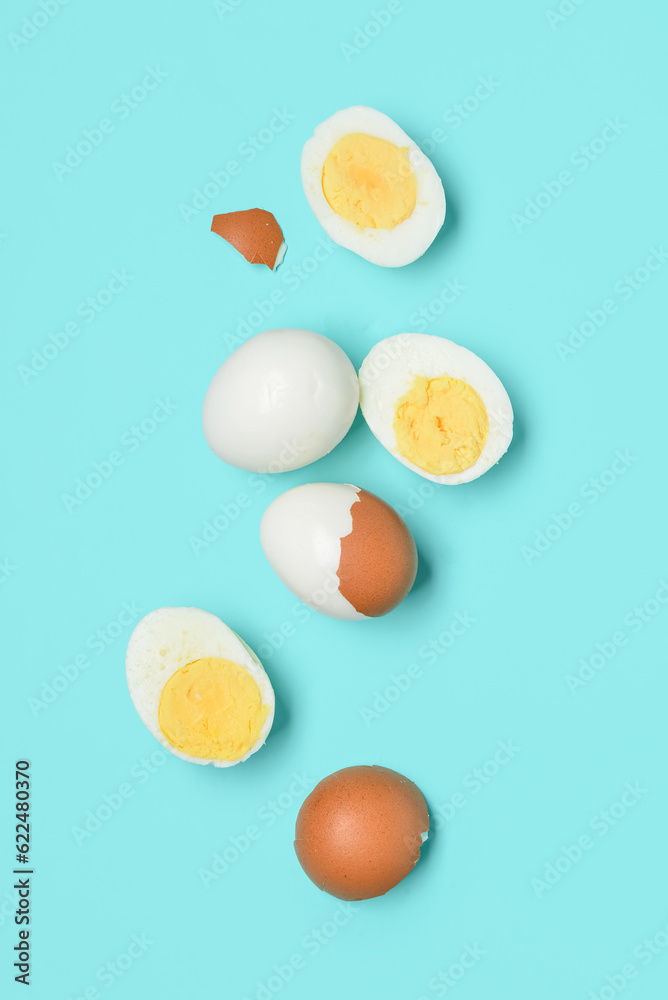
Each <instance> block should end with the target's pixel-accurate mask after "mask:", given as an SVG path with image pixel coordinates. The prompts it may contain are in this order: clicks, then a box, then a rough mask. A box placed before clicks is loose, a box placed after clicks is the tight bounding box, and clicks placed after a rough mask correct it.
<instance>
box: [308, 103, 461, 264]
mask: <svg viewBox="0 0 668 1000" xmlns="http://www.w3.org/2000/svg"><path fill="white" fill-rule="evenodd" d="M302 183H303V185H304V192H305V194H306V197H307V199H308V202H309V205H310V206H311V208H312V209H313V212H314V214H315V216H316V218H317V219H318V221H319V222H320V224H321V226H322V227H323V229H324V230H325V232H326V233H327V235H328V236H330V237H331V238H332V239H333V240H334V241H335V242H336V243H339V244H340V245H341V246H344V247H347V248H348V250H352V251H353V252H354V253H356V254H359V255H360V257H364V258H365V259H366V260H369V261H371V263H373V264H380V265H382V266H383V267H402V266H403V265H404V264H410V263H411V262H412V261H414V260H417V258H418V257H421V256H422V254H423V253H424V252H425V250H427V248H428V247H429V246H430V245H431V244H432V242H433V241H434V239H435V237H436V235H437V233H438V231H439V230H440V228H441V226H442V225H443V220H444V219H445V194H444V193H443V185H442V184H441V179H440V177H439V176H438V174H437V173H436V170H435V169H434V166H433V164H432V163H431V161H430V160H429V159H428V157H426V156H425V154H424V153H423V152H422V150H421V149H420V148H419V147H418V146H417V145H416V143H414V142H413V140H412V139H410V138H409V137H408V136H407V135H406V133H405V132H404V131H403V129H401V128H399V126H398V125H397V124H396V123H395V122H393V121H392V119H391V118H388V116H387V115H384V114H383V113H382V112H380V111H376V110H374V108H366V107H361V106H359V107H352V108H346V109H345V110H343V111H337V112H336V114H334V115H332V116H331V118H328V119H327V120H326V121H324V122H322V123H321V124H320V125H318V126H317V127H316V129H315V132H314V134H313V136H312V138H310V139H309V140H308V141H307V142H306V144H305V146H304V149H303V152H302Z"/></svg>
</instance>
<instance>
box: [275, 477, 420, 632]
mask: <svg viewBox="0 0 668 1000" xmlns="http://www.w3.org/2000/svg"><path fill="white" fill-rule="evenodd" d="M260 537H261V541H262V548H263V549H264V552H265V555H266V557H267V559H268V560H269V562H270V563H271V565H272V567H273V568H274V570H275V571H276V573H277V575H278V576H279V577H280V578H281V580H282V581H283V583H284V584H285V585H286V587H288V588H289V589H290V590H291V591H292V592H293V594H295V595H296V596H297V597H298V598H299V599H300V600H301V601H303V602H304V603H305V604H308V605H309V606H310V607H312V608H314V609H315V610H316V611H321V612H322V613H323V614H325V615H329V616H330V617H332V618H344V619H347V620H349V621H355V620H357V619H360V618H378V617H380V616H381V615H385V614H387V613H388V611H391V610H392V608H395V607H396V606H397V604H399V603H400V602H401V601H402V600H403V599H404V597H405V596H406V594H408V592H409V590H410V589H411V587H412V586H413V582H414V580H415V574H416V572H417V553H416V550H415V542H414V541H413V537H412V535H411V533H410V532H409V530H408V528H407V527H406V525H405V524H404V522H403V521H402V519H401V518H400V517H399V515H398V514H397V512H396V511H395V510H393V509H392V507H390V506H389V505H388V504H386V503H385V501H384V500H381V499H380V497H377V496H375V495H374V494H373V493H369V492H367V490H362V489H360V488H359V487H358V486H351V485H350V484H349V483H309V484H306V485H304V486H296V487H295V488H294V489H291V490H288V491H287V492H286V493H283V494H281V496H279V497H277V498H276V499H275V500H274V501H273V502H272V503H271V504H270V505H269V507H268V508H267V510H266V511H265V514H264V517H263V518H262V524H261V526H260Z"/></svg>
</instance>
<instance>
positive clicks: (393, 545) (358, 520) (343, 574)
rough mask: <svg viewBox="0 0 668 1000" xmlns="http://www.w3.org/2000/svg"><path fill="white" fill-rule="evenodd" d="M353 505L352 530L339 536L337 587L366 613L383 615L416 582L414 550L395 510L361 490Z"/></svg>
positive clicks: (371, 494)
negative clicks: (339, 557)
mask: <svg viewBox="0 0 668 1000" xmlns="http://www.w3.org/2000/svg"><path fill="white" fill-rule="evenodd" d="M357 496H358V499H357V501H356V502H355V503H354V504H353V505H352V507H351V510H350V512H351V514H352V518H353V530H352V531H351V533H350V534H349V535H346V536H345V538H342V539H341V560H340V562H339V569H338V573H337V575H338V578H339V580H340V585H339V590H340V591H341V593H342V594H343V596H344V597H345V598H346V600H347V601H350V603H351V604H352V606H353V607H354V608H355V610H356V611H359V612H360V613H361V614H363V615H366V616H367V617H368V618H378V617H380V615H386V614H387V613H388V611H391V610H392V608H396V606H397V604H400V603H401V601H403V599H404V597H405V596H406V594H408V592H409V590H410V589H411V587H412V586H413V583H414V582H415V574H416V573H417V551H416V549H415V542H414V541H413V536H412V535H411V533H410V531H409V530H408V528H407V527H406V525H405V523H404V521H402V519H401V518H400V517H399V515H398V514H397V512H396V510H393V509H392V507H390V505H389V504H387V503H385V501H384V500H381V499H380V497H377V496H376V495H375V494H374V493H369V492H368V491H367V490H360V491H359V493H358V495H357Z"/></svg>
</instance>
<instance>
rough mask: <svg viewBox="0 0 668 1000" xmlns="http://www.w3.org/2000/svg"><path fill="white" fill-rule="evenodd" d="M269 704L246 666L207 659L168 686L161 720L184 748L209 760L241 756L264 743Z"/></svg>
mask: <svg viewBox="0 0 668 1000" xmlns="http://www.w3.org/2000/svg"><path fill="white" fill-rule="evenodd" d="M268 713H269V706H268V705H263V704H262V695H261V694H260V689H259V688H258V686H257V684H256V682H255V681H254V680H253V678H252V677H251V675H250V674H249V673H248V671H247V670H246V668H245V667H242V666H240V665H239V664H238V663H232V661H231V660H223V659H218V658H217V657H207V658H206V659H202V660H194V661H193V662H192V663H188V664H187V665H186V666H185V667H181V669H180V670H177V671H176V673H175V674H172V676H171V677H170V678H169V680H168V681H167V683H166V684H165V686H164V688H163V691H162V695H161V696H160V705H159V708H158V721H159V723H160V728H161V729H162V731H163V733H164V734H165V736H166V737H167V739H168V740H169V742H170V743H172V744H173V745H174V746H175V747H176V748H177V749H178V750H181V751H182V752H183V753H187V754H189V755H190V756H191V757H202V758H204V759H206V760H238V759H239V758H240V757H243V756H244V755H245V754H247V753H248V751H249V750H250V749H251V747H252V746H253V745H254V744H255V743H256V742H257V741H258V739H259V737H260V733H261V731H262V726H263V725H264V720H265V719H266V718H267V715H268Z"/></svg>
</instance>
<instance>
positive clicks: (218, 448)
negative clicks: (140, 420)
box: [202, 328, 359, 473]
mask: <svg viewBox="0 0 668 1000" xmlns="http://www.w3.org/2000/svg"><path fill="white" fill-rule="evenodd" d="M358 403H359V385H358V382H357V373H356V372H355V368H354V367H353V364H352V362H351V361H350V359H349V358H348V356H347V354H346V353H345V352H344V351H343V350H342V349H341V348H340V347H339V345H338V344H335V343H334V341H333V340H330V339H329V338H328V337H323V336H322V334H320V333H314V332H313V331H312V330H296V329H289V328H288V329H278V330H265V331H263V332H262V333H257V334H255V336H254V337H251V338H250V340H247V341H246V342H245V343H243V344H242V345H241V346H240V347H238V348H237V349H236V351H234V352H233V353H232V354H231V355H230V356H229V357H228V358H227V360H226V361H224V362H223V364H222V365H221V367H220V368H219V369H218V371H217V372H216V374H215V375H214V376H213V379H212V380H211V384H210V385H209V388H208V390H207V393H206V396H205V399H204V406H203V409H202V427H203V429H204V436H205V438H206V440H207V443H208V445H209V447H210V448H211V450H212V451H213V452H215V454H216V455H217V456H218V457H219V458H221V459H222V460H223V461H224V462H227V463H228V464H229V465H234V466H236V468H238V469H247V470H248V471H249V472H258V473H269V472H287V471H290V470H293V469H301V468H302V467H303V466H305V465H309V464H310V463H311V462H315V461H317V460H318V459H319V458H322V457H323V456H324V455H327V454H328V453H329V452H330V451H331V450H332V449H333V448H335V447H336V445H337V444H339V442H340V441H341V440H342V439H343V438H344V437H345V435H346V434H347V433H348V430H349V429H350V426H351V424H352V422H353V420H354V419H355V414H356V413H357V407H358Z"/></svg>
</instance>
